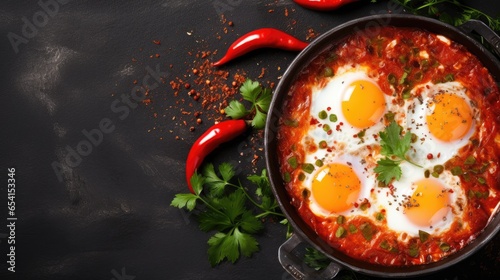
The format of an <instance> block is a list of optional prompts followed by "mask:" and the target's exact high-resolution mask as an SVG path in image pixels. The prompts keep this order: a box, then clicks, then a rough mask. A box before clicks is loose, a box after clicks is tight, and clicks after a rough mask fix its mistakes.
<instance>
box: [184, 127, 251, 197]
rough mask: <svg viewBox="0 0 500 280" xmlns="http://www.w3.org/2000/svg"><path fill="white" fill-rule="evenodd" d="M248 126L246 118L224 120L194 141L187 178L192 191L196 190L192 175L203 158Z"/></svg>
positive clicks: (188, 161)
mask: <svg viewBox="0 0 500 280" xmlns="http://www.w3.org/2000/svg"><path fill="white" fill-rule="evenodd" d="M247 127H248V125H247V122H246V121H245V120H228V121H223V122H220V123H218V124H216V125H213V126H212V127H210V128H209V129H208V130H207V131H205V133H203V135H201V136H200V137H199V138H198V139H197V140H196V142H194V144H193V146H192V147H191V150H190V151H189V154H188V157H187V160H186V180H187V184H188V187H189V190H190V191H191V192H192V193H194V190H193V186H191V177H192V176H193V174H194V172H195V171H196V169H198V167H200V165H201V163H202V162H203V159H204V158H205V157H206V156H207V155H208V154H210V153H211V152H212V151H213V150H215V148H217V147H218V146H219V145H220V144H222V143H224V142H227V141H229V140H232V139H234V138H235V137H236V136H238V135H240V134H242V133H243V132H245V131H246V129H247Z"/></svg>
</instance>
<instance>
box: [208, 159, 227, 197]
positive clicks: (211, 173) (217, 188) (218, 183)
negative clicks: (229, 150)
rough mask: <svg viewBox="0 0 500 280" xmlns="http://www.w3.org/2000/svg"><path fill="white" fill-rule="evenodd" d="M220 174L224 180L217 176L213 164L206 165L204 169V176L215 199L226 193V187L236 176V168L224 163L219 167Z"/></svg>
mask: <svg viewBox="0 0 500 280" xmlns="http://www.w3.org/2000/svg"><path fill="white" fill-rule="evenodd" d="M219 172H220V174H221V176H222V178H221V177H219V176H218V175H217V173H216V172H215V168H214V165H213V164H211V163H209V164H206V165H205V166H204V168H203V176H205V182H206V184H207V185H208V187H209V190H210V195H212V196H215V197H219V196H221V195H222V194H223V193H224V189H225V187H226V185H228V184H229V181H230V180H231V179H232V178H233V176H234V168H233V167H232V166H231V165H230V164H228V163H222V164H221V165H219Z"/></svg>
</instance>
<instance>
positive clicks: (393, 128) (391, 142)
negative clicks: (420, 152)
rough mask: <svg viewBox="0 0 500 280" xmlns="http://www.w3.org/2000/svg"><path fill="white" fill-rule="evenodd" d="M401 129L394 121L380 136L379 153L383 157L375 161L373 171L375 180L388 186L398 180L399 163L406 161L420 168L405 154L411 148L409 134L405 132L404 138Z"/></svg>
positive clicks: (399, 173)
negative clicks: (375, 164) (375, 175)
mask: <svg viewBox="0 0 500 280" xmlns="http://www.w3.org/2000/svg"><path fill="white" fill-rule="evenodd" d="M401 134H402V128H401V126H399V125H398V124H397V123H396V122H395V121H392V122H391V123H390V124H389V125H388V126H387V127H386V128H385V130H384V131H381V132H380V133H379V136H380V146H381V148H382V149H381V150H380V153H381V154H382V155H384V156H385V157H384V158H382V159H380V160H378V161H377V167H375V169H374V171H375V173H377V174H378V177H377V179H378V180H379V181H381V182H383V183H384V184H386V185H387V184H389V183H390V182H391V181H392V180H394V179H395V180H399V179H400V178H401V175H402V171H401V167H400V166H399V165H400V163H401V162H403V161H407V162H409V163H411V164H413V165H415V166H418V167H422V166H420V165H418V164H416V163H414V162H413V161H411V160H410V159H409V158H408V156H407V155H406V153H407V152H408V151H409V150H410V146H411V138H412V136H411V133H410V132H408V131H407V132H406V133H405V134H404V136H402V135H401Z"/></svg>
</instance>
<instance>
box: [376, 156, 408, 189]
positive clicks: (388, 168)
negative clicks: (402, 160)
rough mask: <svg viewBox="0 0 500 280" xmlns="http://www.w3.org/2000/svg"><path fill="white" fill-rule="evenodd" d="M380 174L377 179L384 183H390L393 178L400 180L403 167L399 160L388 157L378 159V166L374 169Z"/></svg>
mask: <svg viewBox="0 0 500 280" xmlns="http://www.w3.org/2000/svg"><path fill="white" fill-rule="evenodd" d="M373 171H375V173H377V174H378V177H377V179H378V180H379V181H381V182H384V184H386V185H388V184H389V183H390V182H391V181H392V180H393V179H394V180H396V181H397V180H399V179H400V178H401V174H402V171H401V167H399V162H397V161H393V160H390V159H388V158H384V159H381V160H379V161H377V167H375V169H374V170H373Z"/></svg>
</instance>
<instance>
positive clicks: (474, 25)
mask: <svg viewBox="0 0 500 280" xmlns="http://www.w3.org/2000/svg"><path fill="white" fill-rule="evenodd" d="M459 28H460V29H461V30H462V31H464V32H465V33H467V34H471V33H473V32H474V31H475V32H476V33H477V34H479V35H481V36H482V37H483V38H484V39H485V40H486V42H488V43H489V44H490V45H491V47H492V49H493V50H494V51H495V53H496V55H498V56H500V37H499V36H498V35H497V34H496V33H495V31H493V30H491V28H490V27H489V26H488V25H486V24H485V23H484V22H482V21H480V20H476V19H471V20H469V21H467V22H465V23H464V24H462V25H460V27H459Z"/></svg>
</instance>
